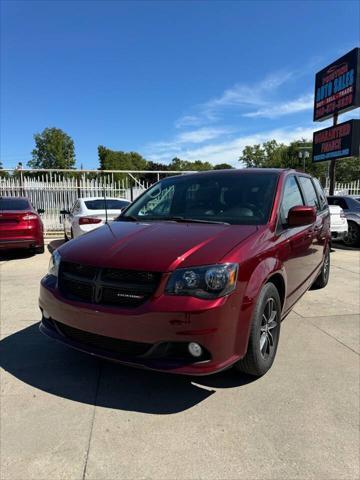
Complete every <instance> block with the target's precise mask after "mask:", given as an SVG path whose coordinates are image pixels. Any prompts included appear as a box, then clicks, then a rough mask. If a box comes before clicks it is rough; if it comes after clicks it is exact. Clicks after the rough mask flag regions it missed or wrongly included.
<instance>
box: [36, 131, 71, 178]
mask: <svg viewBox="0 0 360 480" xmlns="http://www.w3.org/2000/svg"><path fill="white" fill-rule="evenodd" d="M34 140H35V148H34V150H33V151H32V160H30V161H29V162H28V164H29V166H30V167H31V168H69V169H71V168H74V167H75V147H74V141H73V139H72V138H71V137H70V136H69V135H68V134H67V133H65V132H64V131H63V130H61V129H60V128H45V130H43V131H42V132H41V133H36V134H35V135H34Z"/></svg>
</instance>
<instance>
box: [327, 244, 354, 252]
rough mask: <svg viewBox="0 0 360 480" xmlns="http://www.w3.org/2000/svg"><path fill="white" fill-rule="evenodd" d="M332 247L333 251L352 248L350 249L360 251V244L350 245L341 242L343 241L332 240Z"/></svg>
mask: <svg viewBox="0 0 360 480" xmlns="http://www.w3.org/2000/svg"><path fill="white" fill-rule="evenodd" d="M331 249H332V251H335V250H350V251H355V252H356V251H359V250H360V246H358V247H349V246H347V245H345V243H341V242H334V241H333V242H332V244H331Z"/></svg>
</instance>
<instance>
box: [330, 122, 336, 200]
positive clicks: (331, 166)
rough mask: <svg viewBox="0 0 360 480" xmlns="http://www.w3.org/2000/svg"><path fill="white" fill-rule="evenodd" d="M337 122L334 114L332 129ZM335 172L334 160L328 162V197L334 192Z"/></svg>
mask: <svg viewBox="0 0 360 480" xmlns="http://www.w3.org/2000/svg"><path fill="white" fill-rule="evenodd" d="M337 121H338V114H337V113H334V116H333V127H335V125H337ZM335 170H336V163H335V160H334V159H332V160H330V168H329V177H330V186H329V195H334V190H335Z"/></svg>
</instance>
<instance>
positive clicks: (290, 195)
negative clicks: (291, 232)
mask: <svg viewBox="0 0 360 480" xmlns="http://www.w3.org/2000/svg"><path fill="white" fill-rule="evenodd" d="M297 205H304V201H303V198H302V196H301V192H300V189H299V185H298V183H297V181H296V178H295V177H288V178H287V179H286V181H285V187H284V195H283V199H282V202H281V212H280V215H281V223H283V224H285V223H287V218H288V215H289V210H290V209H291V208H292V207H296V206H297Z"/></svg>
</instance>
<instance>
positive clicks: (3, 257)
mask: <svg viewBox="0 0 360 480" xmlns="http://www.w3.org/2000/svg"><path fill="white" fill-rule="evenodd" d="M35 255H36V254H35V252H33V251H31V250H30V249H16V250H6V251H5V250H4V251H3V252H0V262H4V261H8V260H22V259H24V258H30V257H34V256H35Z"/></svg>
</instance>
